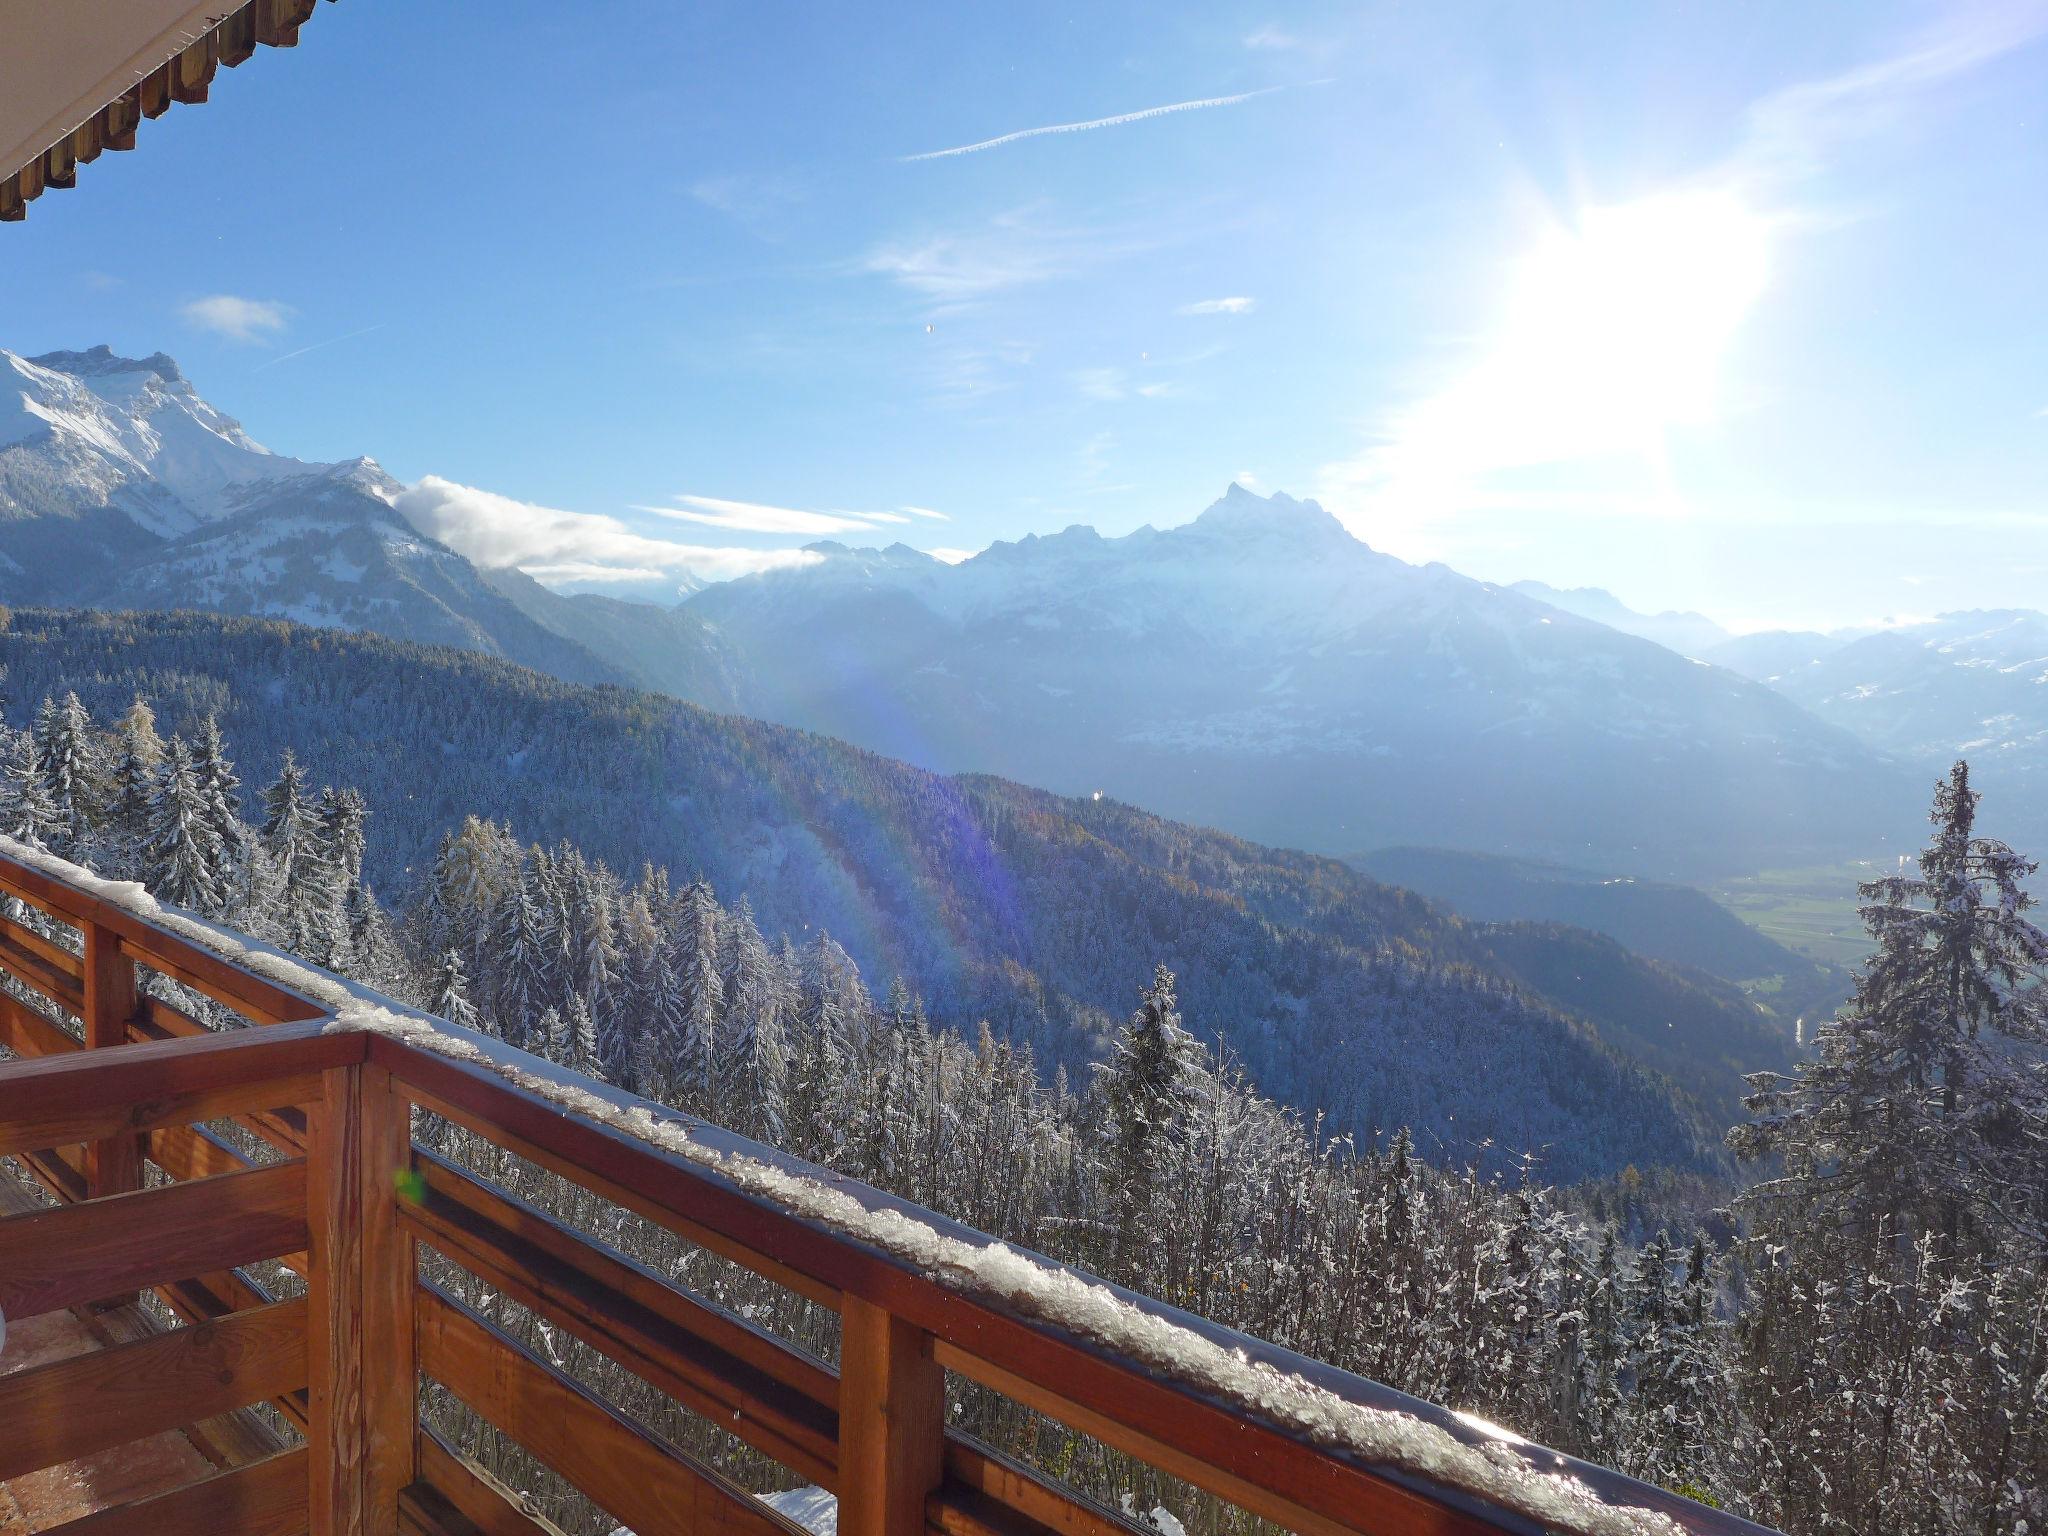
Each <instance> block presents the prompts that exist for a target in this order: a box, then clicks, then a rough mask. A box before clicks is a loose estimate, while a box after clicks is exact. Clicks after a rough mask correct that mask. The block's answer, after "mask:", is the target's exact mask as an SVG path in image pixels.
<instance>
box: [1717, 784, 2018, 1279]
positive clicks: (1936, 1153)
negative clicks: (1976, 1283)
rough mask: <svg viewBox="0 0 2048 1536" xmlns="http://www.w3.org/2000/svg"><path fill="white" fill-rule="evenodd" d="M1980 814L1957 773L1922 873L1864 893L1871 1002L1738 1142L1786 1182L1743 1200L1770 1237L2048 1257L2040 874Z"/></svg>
mask: <svg viewBox="0 0 2048 1536" xmlns="http://www.w3.org/2000/svg"><path fill="white" fill-rule="evenodd" d="M1977 803H1978V795H1977V792H1976V791H1975V790H1973V789H1971V788H1970V779H1969V767H1968V765H1967V764H1965V763H1961V762H1958V763H1957V764H1956V765H1955V767H1954V769H1953V770H1952V771H1951V772H1950V774H1949V776H1948V778H1947V779H1946V780H1944V781H1943V782H1942V783H1941V784H1940V785H1938V786H1937V788H1936V791H1935V797H1934V809H1933V811H1932V813H1931V816H1930V819H1931V820H1932V821H1933V823H1934V828H1935V831H1934V836H1933V838H1932V840H1931V841H1930V842H1929V843H1928V845H1927V848H1926V850H1925V851H1924V852H1923V853H1922V854H1921V855H1920V860H1919V873H1918V874H1917V875H1916V876H1907V875H1904V874H1899V875H1891V876H1887V877H1885V878H1883V879H1879V880H1872V881H1868V882H1866V883H1865V884H1863V885H1862V886H1861V887H1859V890H1860V893H1861V895H1862V897H1863V900H1864V906H1863V908H1862V915H1863V921H1864V924H1865V926H1866V927H1867V928H1868V929H1869V930H1870V935H1871V937H1872V938H1873V939H1874V940H1875V941H1876V942H1877V946H1878V948H1877V953H1876V954H1875V955H1874V956H1872V957H1871V959H1870V960H1869V961H1867V962H1866V963H1865V965H1864V967H1863V970H1862V973H1861V975H1860V976H1859V978H1858V981H1857V986H1856V993H1855V996H1854V997H1853V998H1851V999H1850V1001H1849V1002H1848V1004H1847V1005H1846V1006H1845V1007H1844V1008H1843V1010H1842V1013H1841V1015H1840V1016H1839V1017H1838V1018H1837V1019H1836V1020H1834V1021H1833V1022H1832V1023H1830V1024H1827V1025H1825V1026H1823V1027H1822V1029H1821V1031H1820V1033H1819V1036H1818V1038H1817V1039H1816V1041H1815V1053H1814V1055H1813V1057H1812V1058H1811V1059H1810V1060H1808V1061H1806V1062H1803V1063H1802V1064H1801V1065H1800V1067H1799V1068H1798V1070H1797V1071H1796V1072H1795V1073H1794V1074H1793V1075H1791V1076H1789V1077H1787V1076H1782V1075H1779V1074H1776V1073H1758V1074H1756V1075H1754V1076H1753V1077H1752V1078H1751V1079H1750V1082H1751V1086H1752V1089H1753V1093H1752V1096H1751V1097H1750V1099H1749V1100H1748V1103H1749V1106H1750V1108H1751V1110H1752V1112H1753V1113H1754V1114H1755V1115H1756V1117H1757V1118H1756V1119H1754V1120H1752V1121H1751V1122H1749V1123H1748V1124H1745V1125H1740V1126H1737V1127H1736V1128H1735V1129H1734V1130H1733V1131H1731V1132H1730V1133H1729V1141H1730V1143H1731V1144H1732V1145H1733V1146H1734V1147H1735V1149H1736V1150H1737V1151H1738V1152H1739V1153H1741V1154H1742V1155H1744V1156H1746V1157H1751V1158H1760V1157H1765V1156H1768V1155H1771V1154H1776V1155H1777V1156H1778V1157H1780V1158H1781V1159H1782V1164H1783V1167H1782V1172H1781V1173H1780V1174H1779V1175H1778V1176H1777V1177H1775V1178H1772V1179H1768V1180H1766V1181H1764V1182H1762V1183H1760V1184H1758V1185H1755V1186H1753V1187H1752V1188H1751V1189H1749V1190H1748V1191H1746V1192H1745V1193H1744V1195H1743V1197H1742V1200H1741V1208H1742V1211H1743V1213H1744V1215H1745V1216H1746V1217H1747V1218H1748V1220H1749V1223H1750V1226H1751V1230H1752V1232H1753V1233H1754V1234H1756V1235H1758V1236H1765V1237H1768V1236H1771V1235H1774V1234H1778V1235H1782V1236H1783V1237H1785V1238H1787V1239H1793V1238H1798V1237H1800V1236H1802V1235H1810V1234H1812V1233H1813V1232H1814V1231H1815V1230H1816V1229H1818V1228H1827V1229H1829V1230H1832V1231H1836V1232H1839V1233H1841V1234H1843V1235H1845V1236H1846V1237H1850V1238H1852V1239H1854V1240H1857V1241H1860V1242H1862V1243H1864V1244H1865V1245H1866V1246H1872V1247H1875V1246H1876V1245H1879V1244H1882V1245H1886V1246H1889V1247H1890V1248H1891V1249H1892V1250H1893V1253H1894V1255H1895V1256H1896V1257H1899V1258H1904V1257H1906V1256H1907V1255H1909V1254H1910V1252H1911V1251H1912V1246H1913V1244H1914V1242H1915V1240H1916V1239H1917V1238H1918V1236H1919V1234H1920V1233H1922V1232H1934V1233H1936V1234H1938V1236H1939V1237H1940V1239H1941V1241H1942V1243H1943V1244H1944V1245H1945V1248H1946V1250H1947V1251H1948V1252H1951V1253H1954V1252H1961V1251H1971V1252H1979V1251H1984V1250H1986V1249H1987V1248H1988V1247H1995V1246H1998V1245H2000V1244H2003V1243H2008V1242H2011V1241H2013V1240H2018V1241H2020V1242H2022V1243H2023V1244H2024V1245H2025V1248H2026V1251H2027V1252H2029V1253H2031V1254H2034V1255H2037V1256H2038V1255H2040V1254H2042V1253H2043V1252H2048V1064H2044V1058H2043V1056H2042V1054H2041V1048H2042V1047H2043V1046H2048V989H2044V988H2043V987H2042V985H2041V982H2042V979H2043V968H2044V966H2048V934H2044V933H2043V932H2042V930H2041V929H2040V928H2038V927H2036V926H2035V925H2034V924H2033V923H2032V922H2031V921H2029V920H2028V918H2027V916H2026V913H2027V911H2028V910H2029V908H2031V907H2032V905H2033V900H2032V898H2031V897H2030V896H2029V895H2028V894H2027V892H2026V891H2025V889H2024V888H2023V887H2022V885H2021V882H2022V881H2023V880H2025V879H2026V878H2027V877H2028V876H2029V875H2031V874H2033V873H2034V871H2035V869H2036V865H2035V864H2034V862H2033V861H2032V860H2030V859H2025V858H2022V857H2021V856H2020V855H2019V854H2017V853H2015V852H2014V851H2013V850H2012V849H2011V848H2009V847H2007V846H2006V845H2005V844H2004V843H2002V842H1998V841H1996V840H1994V839H1991V838H1985V837H1979V836H1977V835H1976V818H1977Z"/></svg>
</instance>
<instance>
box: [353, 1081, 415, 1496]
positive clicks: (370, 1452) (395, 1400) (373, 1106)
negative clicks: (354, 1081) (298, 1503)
mask: <svg viewBox="0 0 2048 1536" xmlns="http://www.w3.org/2000/svg"><path fill="white" fill-rule="evenodd" d="M354 1070H355V1071H356V1072H358V1073H359V1074H360V1077H361V1081H360V1084H359V1087H358V1099H359V1112H360V1114H361V1116H362V1134H361V1139H360V1147H361V1156H360V1159H359V1162H358V1177H359V1178H360V1180H361V1184H362V1191H361V1194H360V1196H359V1197H358V1198H359V1204H360V1208H361V1212H362V1239H361V1251H360V1262H361V1265H362V1308H363V1313H362V1317H363V1322H362V1350H363V1356H364V1360H363V1418H364V1422H365V1425H366V1431H367V1436H368V1444H367V1446H366V1449H365V1456H366V1466H365V1476H364V1482H365V1488H364V1499H365V1509H364V1513H365V1520H364V1530H365V1532H366V1533H367V1536H397V1532H398V1505H399V1495H400V1494H402V1493H403V1492H404V1491H405V1490H406V1489H407V1488H409V1487H411V1486H412V1484H413V1483H414V1482H415V1481H417V1480H418V1477H419V1468H418V1464H417V1462H416V1460H415V1456H416V1455H417V1450H416V1447H417V1442H418V1439H419V1436H418V1433H417V1431H418V1428H419V1370H418V1367H417V1365H416V1364H415V1361H414V1342H413V1316H414V1311H415V1307H414V1299H413V1298H414V1292H415V1291H416V1290H417V1289H418V1287H419V1257H418V1253H417V1250H416V1246H415V1243H414V1240H413V1235H412V1231H411V1229H410V1228H408V1227H403V1226H401V1225H400V1224H399V1219H398V1216H399V1207H400V1205H401V1203H402V1197H401V1194H400V1183H401V1179H402V1178H403V1177H404V1176H405V1175H407V1174H409V1173H410V1171H411V1169H412V1104H411V1102H410V1101H409V1100H407V1099H406V1098H405V1097H404V1095H402V1094H401V1093H400V1092H399V1091H398V1089H397V1087H396V1085H395V1084H393V1082H392V1081H391V1074H390V1073H389V1072H387V1071H385V1070H384V1069H383V1068H382V1067H377V1066H370V1065H368V1064H365V1065H363V1066H361V1067H358V1068H355V1069H354ZM410 1187H411V1186H410V1183H409V1181H408V1182H407V1183H406V1188H407V1190H408V1191H409V1190H410Z"/></svg>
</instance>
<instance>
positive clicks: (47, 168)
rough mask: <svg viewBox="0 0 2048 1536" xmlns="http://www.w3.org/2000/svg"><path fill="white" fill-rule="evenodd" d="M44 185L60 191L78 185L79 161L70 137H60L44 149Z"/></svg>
mask: <svg viewBox="0 0 2048 1536" xmlns="http://www.w3.org/2000/svg"><path fill="white" fill-rule="evenodd" d="M43 185H44V186H46V187H55V188H57V189H58V190H59V191H63V190H65V189H68V188H70V187H75V186H77V185H78V162H77V160H76V159H75V158H74V157H73V155H72V153H71V140H70V139H69V138H63V139H59V140H58V141H57V142H56V143H55V144H52V145H51V146H50V147H49V148H48V149H46V150H44V151H43Z"/></svg>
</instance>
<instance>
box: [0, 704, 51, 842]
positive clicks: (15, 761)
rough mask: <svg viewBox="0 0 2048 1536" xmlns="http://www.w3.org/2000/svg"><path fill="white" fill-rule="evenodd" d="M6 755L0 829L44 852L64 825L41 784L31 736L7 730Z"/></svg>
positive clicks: (0, 781)
mask: <svg viewBox="0 0 2048 1536" xmlns="http://www.w3.org/2000/svg"><path fill="white" fill-rule="evenodd" d="M6 754H7V756H6V767H5V770H4V775H0V831H4V832H5V833H6V834H7V835H8V836H9V837H11V838H13V839H14V840H15V841H17V842H22V843H27V844H28V845H29V846H30V847H31V848H41V849H44V850H46V851H47V850H49V849H50V848H51V846H52V845H53V844H54V843H56V842H59V841H61V840H62V838H63V836H64V830H65V828H64V821H63V818H62V817H60V816H59V815H58V814H57V806H56V803H55V802H54V801H52V800H51V799H50V792H49V790H48V789H47V788H45V787H44V784H43V774H42V770H41V768H40V767H39V766H38V765H37V762H36V744H35V738H34V737H33V736H32V735H30V733H29V732H27V731H19V732H12V733H10V734H9V737H8V740H7V742H6Z"/></svg>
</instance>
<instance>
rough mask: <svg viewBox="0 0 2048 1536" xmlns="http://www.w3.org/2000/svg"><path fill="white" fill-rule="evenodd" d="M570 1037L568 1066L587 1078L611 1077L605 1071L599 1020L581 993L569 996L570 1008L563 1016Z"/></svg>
mask: <svg viewBox="0 0 2048 1536" xmlns="http://www.w3.org/2000/svg"><path fill="white" fill-rule="evenodd" d="M562 1025H563V1028H564V1029H566V1030H567V1032H568V1036H569V1051H570V1055H569V1057H568V1058H567V1059H568V1064H569V1065H570V1066H573V1067H574V1068H575V1069H576V1070H577V1071H578V1072H581V1073H583V1074H584V1075H585V1076H586V1077H598V1078H603V1077H609V1075H610V1074H609V1073H607V1072H606V1071H605V1063H604V1052H603V1047H602V1046H601V1044H600V1043H599V1041H598V1034H597V1020H596V1019H595V1018H593V1017H592V1016H591V1012H590V1004H589V1003H587V1002H585V1001H584V998H583V994H582V993H581V992H571V993H570V994H569V1007H568V1009H567V1011H565V1012H564V1013H563V1015H562Z"/></svg>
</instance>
